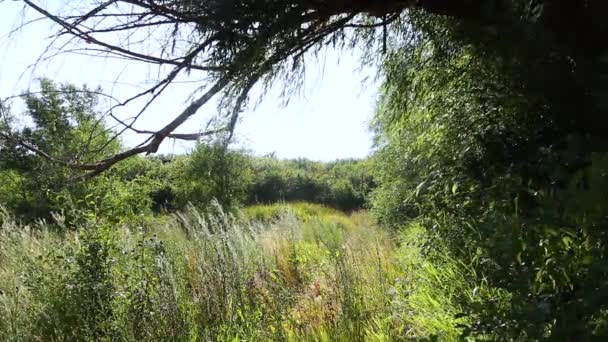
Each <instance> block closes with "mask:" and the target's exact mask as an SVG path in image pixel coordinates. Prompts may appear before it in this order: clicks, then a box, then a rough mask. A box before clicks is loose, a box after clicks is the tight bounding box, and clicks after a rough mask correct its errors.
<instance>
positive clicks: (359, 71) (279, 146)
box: [0, 0, 378, 161]
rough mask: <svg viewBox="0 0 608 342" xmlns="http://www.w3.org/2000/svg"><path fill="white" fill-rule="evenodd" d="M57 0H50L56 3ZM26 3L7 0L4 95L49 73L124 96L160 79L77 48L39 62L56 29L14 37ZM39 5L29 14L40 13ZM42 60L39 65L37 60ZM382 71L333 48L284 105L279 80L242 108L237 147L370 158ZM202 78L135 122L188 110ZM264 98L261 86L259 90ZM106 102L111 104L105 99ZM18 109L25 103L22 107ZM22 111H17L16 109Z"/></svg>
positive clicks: (149, 123)
mask: <svg viewBox="0 0 608 342" xmlns="http://www.w3.org/2000/svg"><path fill="white" fill-rule="evenodd" d="M53 1H56V2H57V3H59V1H58V0H48V1H47V2H46V3H51V5H52V3H53ZM22 8H23V4H22V3H21V2H19V1H0V98H6V97H8V96H13V95H15V94H19V93H23V92H24V91H27V90H28V89H33V88H35V85H36V81H35V80H36V79H37V78H40V77H48V78H50V79H53V80H55V81H58V82H71V83H75V84H85V83H86V84H87V85H89V86H91V87H95V86H101V87H102V88H103V90H104V92H109V93H111V94H112V95H113V96H115V97H117V98H119V99H120V98H122V99H124V98H126V97H128V96H129V95H130V94H131V95H132V94H134V93H135V92H137V91H138V90H140V89H142V88H143V87H144V86H146V85H148V86H149V85H150V84H151V83H150V82H152V81H154V80H155V79H158V77H159V76H158V69H157V68H154V67H150V66H148V65H143V64H142V63H133V62H125V61H122V60H115V59H103V58H100V57H89V56H82V55H74V54H61V55H59V56H57V57H54V58H53V59H51V60H43V61H38V60H37V59H38V57H39V56H40V55H41V54H42V53H43V52H44V49H45V48H46V46H48V44H49V42H50V40H49V38H47V37H48V36H49V35H50V34H51V33H52V32H54V31H53V28H52V26H50V24H49V23H48V22H37V23H34V24H31V25H28V26H26V27H25V28H23V29H22V30H20V31H19V32H17V33H14V34H12V35H11V36H10V37H9V36H7V34H9V33H10V32H11V30H13V29H14V28H15V27H16V25H18V24H19V23H21V22H22V21H23V19H24V17H23V16H22V11H21V10H22ZM33 15H34V13H33V11H29V12H26V17H25V19H26V20H27V19H31V18H33ZM34 64H36V65H37V66H36V67H35V68H32V67H31V65H34ZM374 76H375V70H373V69H371V68H361V67H360V63H359V55H358V53H357V51H353V52H342V53H340V52H337V51H331V50H330V51H327V52H326V54H325V55H324V57H323V58H322V59H321V60H320V61H316V62H315V61H313V62H309V63H308V64H307V69H306V77H305V84H304V87H303V89H302V91H301V93H300V94H299V95H296V96H294V97H292V98H291V99H290V101H289V103H288V104H287V105H286V106H284V105H282V103H283V101H282V99H281V97H280V91H281V89H280V84H278V85H277V86H274V87H273V88H271V89H270V91H269V92H268V93H267V94H266V96H265V97H264V98H263V99H262V101H261V102H260V103H258V102H257V101H251V102H252V103H251V105H250V106H249V107H248V108H246V110H245V111H244V112H243V113H242V114H241V121H240V122H239V124H238V125H237V129H236V132H235V144H236V146H237V147H242V148H246V149H248V150H250V151H252V152H253V153H254V154H257V155H264V154H268V153H275V155H276V156H278V157H281V158H298V157H302V158H308V159H313V160H321V161H329V160H333V159H338V158H363V157H365V156H367V155H368V154H369V153H370V151H371V145H372V137H371V133H370V132H369V130H368V122H369V120H370V119H371V117H372V115H373V111H374V106H375V101H376V95H377V90H378V83H377V82H375V81H373V79H374ZM200 78H201V77H200V76H199V77H197V75H191V76H190V77H186V76H184V77H182V78H180V79H179V80H178V83H175V84H174V85H172V86H171V87H170V88H168V89H167V91H165V93H163V95H161V96H160V97H159V98H158V100H157V101H156V102H155V103H154V104H153V105H152V106H151V107H150V108H149V109H148V110H147V111H146V113H145V114H144V116H142V118H141V120H140V121H138V124H137V125H136V127H137V128H139V129H148V130H153V129H158V128H160V127H162V126H164V125H165V124H166V123H167V122H169V121H170V120H171V118H172V117H173V116H175V115H177V114H178V113H179V112H181V111H182V110H183V109H184V108H185V106H186V105H187V101H188V98H189V95H190V94H191V93H192V92H193V91H194V90H195V89H196V88H197V86H200V82H199V83H197V82H196V81H197V80H199V79H200ZM252 93H253V94H254V97H253V100H255V99H257V98H258V96H255V95H256V94H260V89H255V88H254V90H253V91H252ZM106 102H107V103H102V105H104V104H105V106H106V107H108V108H109V106H111V103H110V102H109V101H106ZM141 106H142V102H134V103H132V104H131V105H129V106H126V107H124V108H120V109H118V110H117V111H115V114H116V115H117V116H119V117H120V118H121V119H125V118H128V117H131V116H133V115H134V114H135V113H136V112H137V111H138V110H139V109H140V108H141ZM17 108H18V107H17ZM16 111H18V109H16ZM215 114H216V108H215V106H214V105H213V104H208V105H207V106H205V107H203V108H202V109H201V110H200V112H199V113H197V115H196V116H194V117H193V118H191V119H190V120H189V121H187V122H186V124H185V125H183V126H182V127H180V129H179V130H178V132H188V133H192V132H198V131H200V130H203V129H204V124H205V123H206V122H207V121H208V119H209V118H210V117H212V116H213V115H215ZM122 140H123V143H124V144H125V145H127V146H134V145H137V144H138V143H140V142H141V141H142V140H143V138H142V136H141V135H137V134H134V133H130V134H125V135H124V136H123V138H122ZM192 147H193V143H192V142H183V141H174V140H166V141H165V142H164V143H163V145H162V146H161V148H160V150H159V152H161V153H183V152H187V151H189V150H190V149H191V148H192Z"/></svg>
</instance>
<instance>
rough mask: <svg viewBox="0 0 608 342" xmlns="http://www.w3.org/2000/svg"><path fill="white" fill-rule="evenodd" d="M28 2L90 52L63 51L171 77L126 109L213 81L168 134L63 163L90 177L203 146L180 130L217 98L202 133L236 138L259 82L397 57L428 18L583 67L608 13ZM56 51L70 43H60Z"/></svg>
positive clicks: (294, 3)
mask: <svg viewBox="0 0 608 342" xmlns="http://www.w3.org/2000/svg"><path fill="white" fill-rule="evenodd" d="M23 2H24V4H25V6H26V7H27V8H29V9H32V10H34V11H35V12H37V13H39V14H40V15H42V16H43V17H44V18H47V19H49V20H51V21H52V22H54V23H56V24H57V25H58V26H59V31H58V37H59V38H60V37H62V36H65V37H68V39H70V41H69V42H80V43H86V44H84V46H83V45H77V46H76V47H74V48H70V49H68V48H64V49H63V50H69V51H76V52H81V53H91V52H92V51H95V52H101V53H102V54H103V55H104V56H115V57H119V58H129V59H132V60H137V61H141V62H143V63H150V64H153V65H159V66H169V67H170V68H171V69H170V70H169V71H167V73H166V74H165V77H164V78H162V79H161V81H160V82H158V83H157V84H155V85H154V86H152V87H151V88H149V89H147V90H145V91H143V92H142V93H140V94H138V95H136V96H135V97H134V98H132V99H127V100H126V101H124V102H122V104H124V103H125V102H130V101H131V100H133V99H135V98H142V97H145V96H148V97H149V100H148V102H147V104H146V105H145V106H144V108H143V109H142V112H143V110H145V109H146V108H148V107H149V106H150V104H151V103H152V102H153V101H154V99H155V98H156V97H157V96H158V93H159V92H162V91H163V90H164V89H166V87H168V86H169V85H170V84H171V82H172V81H173V80H174V79H175V78H176V77H177V76H178V75H179V74H182V73H188V72H202V73H204V75H205V76H206V79H207V82H206V83H205V84H203V85H201V88H206V91H205V92H204V93H203V94H202V95H200V96H198V98H196V99H195V100H194V101H192V102H191V104H190V105H189V106H187V107H186V108H185V109H184V110H183V111H182V112H181V113H180V114H178V115H176V116H175V117H174V118H173V119H171V120H170V121H169V122H168V123H167V125H166V126H164V127H163V128H162V129H160V130H157V131H147V130H142V129H138V128H135V122H136V121H137V118H139V117H141V114H142V113H141V112H140V113H138V114H137V115H135V117H136V118H135V119H134V120H133V121H132V122H128V123H127V122H124V121H121V120H119V122H120V123H121V124H122V125H123V126H124V127H123V129H124V130H133V131H135V132H137V133H141V134H147V135H148V136H149V137H148V138H147V139H145V140H144V142H143V143H142V144H141V145H139V146H137V147H135V148H133V149H130V150H128V151H124V152H122V153H118V154H114V155H109V156H107V157H106V158H105V159H100V160H97V161H96V162H93V163H78V164H70V163H65V162H63V164H65V166H69V167H72V168H75V169H80V170H84V171H89V172H90V173H91V175H95V174H98V173H99V172H102V171H103V170H106V169H108V168H109V167H111V166H112V165H113V164H115V163H116V162H119V161H121V160H124V159H126V158H129V157H131V156H134V155H137V154H140V153H146V154H150V153H154V152H156V151H157V149H158V147H159V145H160V144H161V143H162V142H163V141H164V140H165V139H166V138H168V137H175V138H184V139H197V138H198V137H200V136H201V133H198V134H197V133H193V134H175V133H174V131H175V129H176V128H177V127H179V126H180V125H182V124H183V123H184V122H185V121H186V120H187V119H188V118H189V117H191V116H192V115H195V114H196V112H197V111H198V109H199V108H201V107H202V106H203V105H205V104H206V103H207V102H209V101H210V99H211V98H212V97H214V96H215V95H218V94H219V95H220V96H221V98H222V101H220V102H221V104H222V105H221V108H220V114H219V117H220V118H223V120H222V122H223V124H222V125H221V126H220V127H218V128H217V129H211V130H210V131H209V132H204V133H202V134H213V133H218V132H224V133H225V135H226V136H227V137H228V138H229V137H231V135H232V133H231V132H232V130H233V129H234V125H235V124H236V122H237V119H238V115H239V112H240V111H241V109H242V107H243V106H244V105H245V104H246V101H247V98H248V95H249V91H250V90H251V89H252V87H253V86H254V85H255V84H256V83H258V82H263V83H265V84H266V85H268V84H270V83H272V82H273V81H275V80H276V79H277V78H282V79H283V80H286V81H287V82H286V83H285V84H286V85H291V86H295V87H297V85H298V84H299V83H300V81H301V79H302V71H303V68H304V56H305V55H310V54H314V53H316V52H318V51H319V50H320V49H322V48H323V47H326V46H339V47H343V48H352V47H355V46H365V47H366V49H367V50H368V52H369V53H368V55H369V56H378V54H379V52H380V51H382V50H387V49H391V44H390V42H391V40H393V37H394V39H397V40H401V41H402V42H403V41H404V40H406V42H405V44H406V45H407V44H408V43H407V41H409V42H415V41H416V39H417V38H416V36H417V32H415V31H413V30H411V29H410V28H411V22H412V21H415V20H416V18H417V17H419V16H420V15H421V14H424V13H431V14H434V15H438V16H441V17H442V18H445V19H446V20H452V21H454V22H456V23H457V24H458V25H457V26H458V28H459V30H456V31H454V32H457V33H458V34H460V35H462V36H463V37H464V38H466V39H469V40H471V41H476V42H478V43H481V44H486V43H487V44H493V45H495V46H496V45H500V44H496V43H500V40H499V38H500V39H503V38H504V37H510V39H508V41H509V42H511V43H513V42H517V46H518V47H519V48H525V49H534V50H538V51H542V52H546V53H547V54H550V53H551V52H553V51H565V52H568V53H569V56H570V57H571V58H573V59H574V62H575V63H578V61H579V60H580V61H584V60H587V59H588V57H593V56H595V57H597V56H600V55H601V53H602V51H603V50H601V47H600V46H601V44H598V42H601V39H602V37H604V36H605V33H606V32H605V31H606V29H605V28H604V26H602V25H599V24H598V23H601V21H602V20H603V19H602V18H603V15H604V14H605V13H606V12H607V11H606V9H607V6H608V5H607V4H606V3H605V2H603V1H601V0H593V1H584V2H577V1H570V2H566V1H559V0H544V1H543V0H529V1H525V0H493V1H488V0H486V1H484V0H460V1H453V0H418V1H409V0H386V1H372V0H335V1H314V0H313V1H301V0H272V1H267V0H247V1H181V0H178V1H173V0H171V1H169V0H162V1H152V2H150V1H133V0H130V1H120V0H110V1H104V2H101V1H95V2H92V3H90V4H89V3H84V2H83V3H81V5H82V6H77V7H73V8H70V9H69V10H68V9H66V10H64V11H58V12H53V11H51V10H50V9H48V7H45V6H44V5H41V4H39V3H37V2H35V1H31V0H23ZM148 27H152V28H154V29H155V30H158V32H161V33H158V34H157V35H156V36H154V38H158V39H162V42H163V43H162V44H161V45H160V46H154V47H153V48H152V49H151V50H152V51H153V52H150V51H145V50H144V49H141V48H142V47H143V45H139V46H137V44H135V45H129V46H126V45H121V44H116V43H113V40H111V39H107V37H108V33H116V34H120V33H123V34H125V35H126V36H128V35H130V34H134V33H137V32H141V31H142V30H144V29H145V28H148ZM431 34H433V32H431ZM434 34H439V35H441V32H434ZM578 37H584V39H578ZM150 40H151V38H149V39H148V40H144V42H145V43H147V42H149V41H150ZM55 43H56V44H63V43H64V42H63V41H62V40H61V39H57V40H55ZM68 45H69V44H68ZM59 46H61V45H59ZM502 46H503V48H504V47H505V45H504V44H503V45H502ZM509 48H513V47H507V49H509ZM595 57H594V58H595ZM374 59H375V58H374ZM163 70H164V69H163ZM600 98H601V96H600ZM117 105H120V103H119V104H117ZM49 157H52V156H49ZM55 159H56V158H55ZM55 162H61V161H60V160H55Z"/></svg>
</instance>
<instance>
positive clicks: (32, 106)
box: [0, 79, 121, 218]
mask: <svg viewBox="0 0 608 342" xmlns="http://www.w3.org/2000/svg"><path fill="white" fill-rule="evenodd" d="M98 92H99V91H95V90H91V89H88V88H87V87H86V86H84V87H82V88H78V87H76V86H74V85H70V84H64V85H57V84H55V83H53V82H52V81H50V80H47V79H43V80H41V81H40V90H39V91H37V92H35V93H30V94H27V95H25V96H23V100H24V102H25V113H24V115H25V117H26V118H28V119H29V120H31V125H27V126H25V127H24V128H17V127H16V125H15V124H14V123H13V122H12V120H11V119H10V118H11V115H10V113H9V109H8V108H6V109H5V110H4V113H3V119H5V120H3V125H4V127H3V128H4V129H3V131H2V132H1V135H0V137H2V138H4V139H3V140H1V142H2V143H1V144H0V155H1V156H2V157H1V158H0V163H1V165H2V173H1V174H2V178H3V180H4V182H3V189H2V190H3V191H2V193H3V196H2V204H3V205H5V206H8V207H9V208H12V209H13V210H15V211H16V212H17V214H19V215H25V216H26V217H28V218H40V217H47V216H48V215H49V213H50V211H51V210H53V209H60V208H59V206H60V205H61V204H65V203H57V201H56V198H54V196H57V195H59V194H60V193H61V192H62V191H65V190H66V189H70V191H71V192H72V193H77V192H82V191H83V189H82V188H83V187H86V184H73V183H72V182H70V179H71V178H72V175H73V173H72V172H71V170H69V169H66V168H64V167H63V165H59V164H56V163H54V162H53V161H51V160H49V159H48V158H44V157H42V156H41V155H39V154H36V153H32V150H37V151H45V152H44V153H46V154H49V155H53V156H55V157H56V158H60V159H61V160H64V161H66V162H68V163H71V164H78V163H87V162H90V161H93V160H96V159H98V158H100V157H101V156H103V155H105V154H114V153H118V152H119V151H120V148H121V147H120V143H119V141H118V140H111V139H110V138H111V136H112V132H111V130H108V128H107V127H106V125H105V123H104V122H103V121H101V119H100V117H99V113H98V112H97V106H98V100H99V99H98V95H97V93H98ZM22 139H23V140H22ZM20 141H27V143H20Z"/></svg>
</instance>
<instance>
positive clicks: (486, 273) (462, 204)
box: [373, 3, 608, 340]
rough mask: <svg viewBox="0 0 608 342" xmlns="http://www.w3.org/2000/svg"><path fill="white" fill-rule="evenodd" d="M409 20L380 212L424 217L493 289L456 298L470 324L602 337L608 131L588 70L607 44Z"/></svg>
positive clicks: (387, 120) (489, 329)
mask: <svg viewBox="0 0 608 342" xmlns="http://www.w3.org/2000/svg"><path fill="white" fill-rule="evenodd" d="M547 4H548V3H547ZM590 6H592V5H590ZM573 13H575V14H576V12H573ZM589 15H590V14H589ZM589 18H590V19H591V18H592V16H591V15H590V16H589ZM413 24H414V25H416V27H417V31H418V32H419V33H420V35H419V36H418V40H417V41H416V43H415V44H414V45H410V46H406V49H402V50H400V51H398V52H396V53H393V54H391V55H390V56H388V58H387V59H386V62H385V64H384V67H383V72H384V76H385V82H384V84H383V86H382V96H381V99H380V101H379V107H378V112H377V114H376V117H375V123H374V128H375V130H376V133H377V137H376V143H377V153H376V155H375V159H376V168H375V170H376V176H377V181H378V183H379V187H378V190H377V191H376V193H375V196H374V200H373V202H374V209H375V211H376V213H377V214H378V216H379V217H380V218H381V219H382V220H383V221H384V222H385V223H388V224H391V225H393V226H403V225H404V224H407V223H408V222H411V221H412V220H416V221H418V222H421V223H423V224H424V225H425V226H426V227H427V228H428V229H427V233H428V234H429V235H430V236H431V237H432V241H433V242H435V243H437V244H440V245H445V246H447V247H448V251H449V253H451V256H453V257H455V258H456V259H457V260H459V261H460V262H462V264H463V265H472V266H473V267H474V272H471V274H470V277H471V279H472V283H473V284H475V286H480V287H487V288H489V289H490V290H489V291H490V292H492V291H494V292H492V293H493V295H492V296H491V298H483V296H481V295H480V296H473V297H470V296H468V294H464V295H463V296H461V297H460V298H459V299H458V300H457V302H458V304H459V305H462V306H463V313H462V314H463V315H465V316H470V317H471V319H472V321H473V322H474V323H473V324H470V326H467V327H465V328H464V329H463V331H465V332H467V331H468V333H470V334H474V335H475V337H478V338H480V339H483V338H484V337H486V338H487V337H488V336H490V338H489V339H491V340H493V339H512V340H536V339H544V338H549V339H552V340H594V339H603V338H605V337H606V336H607V335H608V332H607V330H606V325H605V322H606V320H607V317H606V315H605V314H604V312H605V310H606V308H607V307H608V301H607V300H606V293H608V288H606V287H605V285H604V284H605V282H604V281H603V280H600V279H604V278H605V277H606V275H607V268H606V267H605V265H604V264H605V263H604V261H603V260H605V258H606V255H608V249H607V248H606V245H605V243H604V241H605V238H606V227H608V225H607V224H608V222H607V221H606V217H608V216H606V207H605V205H602V206H601V207H600V206H598V205H596V204H594V203H604V201H605V200H604V199H602V198H603V197H604V195H600V194H605V193H608V188H607V183H606V177H605V175H606V174H607V173H606V172H607V169H606V167H607V165H608V164H606V156H607V155H608V149H607V146H608V144H607V143H608V135H607V134H606V132H605V131H602V130H600V129H598V127H600V126H603V125H604V124H605V120H606V114H607V113H606V107H605V106H604V105H603V101H601V100H598V98H597V97H596V96H597V94H600V93H602V92H603V91H604V90H603V88H602V86H599V84H601V82H597V81H594V79H595V78H596V77H598V75H605V73H604V70H606V67H607V65H606V63H605V62H604V61H602V60H601V59H598V58H597V57H598V55H595V53H600V51H602V50H604V49H605V48H604V47H603V46H601V47H600V46H591V45H585V44H583V43H580V44H577V43H575V42H574V41H569V39H567V37H565V36H561V37H560V38H559V40H560V41H561V42H560V44H559V45H558V46H560V48H559V49H557V48H556V46H557V45H553V47H552V48H550V49H548V48H547V45H543V46H541V47H534V48H532V46H530V45H528V44H530V43H531V42H533V41H535V38H534V37H532V38H531V39H529V40H524V41H512V40H511V39H514V38H515V36H508V35H507V36H504V37H503V39H504V43H502V44H498V43H496V42H495V41H494V40H493V37H495V36H494V33H493V32H489V31H486V30H471V29H469V30H468V31H463V29H464V28H463V26H462V25H461V23H459V22H457V21H454V20H451V19H446V18H437V17H432V16H428V15H421V16H419V17H418V18H417V20H416V21H414V22H413ZM579 24H580V25H582V26H586V27H588V28H589V30H590V35H594V34H595V33H597V32H599V31H602V30H603V28H602V27H601V26H602V24H599V22H593V21H590V22H586V23H584V24H582V23H579ZM577 25H578V24H577ZM577 25H575V26H574V27H573V30H575V31H576V30H577V29H578V26H577ZM438 32H441V34H438ZM473 33H476V34H473ZM587 38H588V37H586V38H585V39H587ZM567 46H569V47H568V48H566V47H567ZM523 47H526V48H525V49H524V48H523ZM574 51H577V53H576V54H573V52H574ZM593 51H595V52H593ZM600 54H601V53H600ZM582 65H585V67H582ZM602 175H604V176H602ZM429 251H430V252H429V253H430V254H431V255H430V257H429V258H428V260H429V261H431V262H432V261H433V256H432V252H433V246H432V244H431V246H430V247H429ZM463 269H464V268H463ZM591 284H593V285H591ZM501 291H502V293H503V295H502V296H501V295H500V292H501ZM505 293H506V294H505ZM475 297H477V298H475Z"/></svg>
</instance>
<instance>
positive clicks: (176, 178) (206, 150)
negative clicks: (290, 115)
mask: <svg viewBox="0 0 608 342" xmlns="http://www.w3.org/2000/svg"><path fill="white" fill-rule="evenodd" d="M23 99H24V102H25V105H26V111H25V117H26V120H28V121H29V120H31V122H32V124H30V125H27V126H25V128H21V129H20V128H19V126H18V125H17V124H16V123H15V121H16V120H14V115H12V114H11V110H10V108H7V107H5V108H4V109H3V113H2V118H3V119H4V120H3V122H4V124H5V125H6V126H7V127H8V130H10V131H13V132H16V133H15V134H16V135H18V136H22V137H24V138H26V139H28V141H29V143H30V145H31V146H35V147H36V148H39V149H42V150H44V151H49V152H48V153H50V154H52V155H53V156H55V157H56V158H59V159H61V160H70V162H74V163H76V162H79V161H84V162H88V161H91V160H95V158H98V157H99V155H100V154H102V153H107V152H108V151H110V152H117V151H120V150H122V149H123V148H122V147H121V143H120V141H119V140H118V139H113V140H112V139H111V137H112V136H113V135H114V132H113V130H111V129H108V127H106V124H105V123H104V121H102V120H101V119H100V117H101V115H100V114H99V113H98V112H97V111H96V110H97V107H98V102H99V95H97V93H93V92H91V91H89V90H88V89H87V88H86V87H82V88H78V87H76V86H74V85H57V84H54V83H53V82H51V81H49V80H42V81H41V83H40V92H39V93H35V94H32V95H27V96H24V98H23ZM108 140H111V142H110V143H107V141H108ZM6 142H8V143H5V144H3V145H0V154H1V155H2V158H0V163H2V168H1V171H0V180H1V181H2V182H1V183H0V206H2V207H4V208H5V209H6V210H8V211H9V212H11V213H12V214H13V215H15V216H16V217H17V218H19V219H21V220H22V221H24V222H31V221H33V220H37V219H50V218H51V216H52V213H53V212H61V213H63V215H64V216H65V217H67V218H68V219H78V217H73V216H79V215H80V214H74V215H72V214H71V213H70V211H74V212H75V213H80V212H82V211H88V212H90V213H91V214H93V215H97V216H102V217H106V218H110V217H112V218H114V219H116V220H125V219H131V218H133V217H137V216H138V215H149V214H158V213H162V212H175V211H181V210H184V209H185V208H186V207H187V206H188V205H194V206H196V207H198V208H200V209H204V208H205V207H206V206H208V205H209V203H211V201H212V200H217V201H218V202H219V203H220V205H221V206H222V207H223V208H224V209H226V210H228V211H230V210H233V209H236V208H238V207H239V206H241V205H251V204H258V203H275V202H298V201H307V202H312V203H319V204H326V205H328V206H331V207H334V208H337V209H340V210H344V211H354V210H358V209H362V208H364V207H365V206H366V204H367V203H366V197H367V194H368V193H369V192H370V191H371V190H372V188H373V187H374V183H373V180H372V177H371V173H370V170H369V165H368V164H369V163H368V162H366V161H358V160H339V161H335V162H332V163H321V162H314V161H310V160H306V159H298V160H281V159H278V158H276V157H273V156H266V157H256V156H253V155H252V154H251V153H248V152H247V151H243V150H234V149H230V148H228V147H226V146H225V144H223V143H221V142H216V141H211V142H201V143H199V144H197V146H196V148H195V149H194V150H193V151H192V153H190V154H188V155H178V156H159V157H144V156H140V157H135V158H132V159H130V160H128V161H125V162H124V163H121V164H119V165H118V166H117V167H115V168H113V169H111V170H109V171H108V172H106V173H103V174H101V175H99V176H98V177H94V178H91V179H86V180H82V179H79V178H78V175H77V173H75V172H73V171H70V170H69V169H66V168H65V167H63V166H62V165H57V163H55V162H53V161H52V160H48V159H47V158H45V157H44V156H41V155H38V154H36V153H32V151H30V150H28V149H26V148H24V147H23V146H20V145H18V144H10V141H6Z"/></svg>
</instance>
